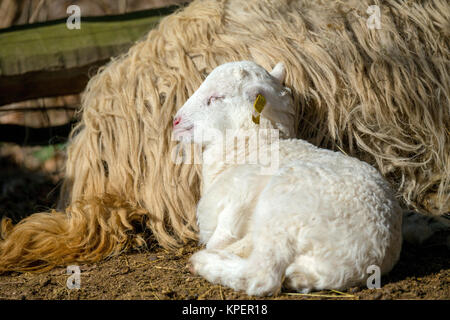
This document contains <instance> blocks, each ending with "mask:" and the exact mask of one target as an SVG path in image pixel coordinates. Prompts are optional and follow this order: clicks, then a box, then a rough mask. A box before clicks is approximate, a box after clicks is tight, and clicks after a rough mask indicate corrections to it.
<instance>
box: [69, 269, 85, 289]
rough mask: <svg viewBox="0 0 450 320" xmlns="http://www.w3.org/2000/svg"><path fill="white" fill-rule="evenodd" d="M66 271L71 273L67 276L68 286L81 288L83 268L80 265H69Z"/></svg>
mask: <svg viewBox="0 0 450 320" xmlns="http://www.w3.org/2000/svg"><path fill="white" fill-rule="evenodd" d="M66 273H67V274H68V275H70V277H69V278H67V281H66V286H67V288H68V289H70V290H72V289H80V288H81V270H80V267H79V266H76V265H72V266H68V267H67V271H66Z"/></svg>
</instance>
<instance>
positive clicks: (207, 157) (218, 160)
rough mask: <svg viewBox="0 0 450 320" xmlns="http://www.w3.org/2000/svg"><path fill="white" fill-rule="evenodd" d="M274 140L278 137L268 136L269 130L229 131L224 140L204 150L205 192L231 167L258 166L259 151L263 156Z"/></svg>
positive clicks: (213, 143) (211, 143)
mask: <svg viewBox="0 0 450 320" xmlns="http://www.w3.org/2000/svg"><path fill="white" fill-rule="evenodd" d="M273 139H276V141H278V136H276V137H273V133H272V136H270V133H269V135H268V130H258V129H250V130H234V131H231V130H229V131H227V133H226V135H225V136H224V137H223V139H215V140H214V141H212V142H210V143H209V144H208V145H207V146H206V147H205V148H204V150H203V162H202V163H203V168H202V175H203V188H204V189H203V190H206V189H207V188H208V187H209V186H210V185H211V184H212V183H214V181H215V180H216V179H217V178H218V177H219V176H220V174H221V173H222V172H224V171H225V170H226V169H228V168H231V167H237V166H241V165H244V164H254V165H257V164H258V161H259V158H258V150H259V154H262V152H263V151H264V150H266V149H267V148H268V147H270V144H271V143H272V141H273Z"/></svg>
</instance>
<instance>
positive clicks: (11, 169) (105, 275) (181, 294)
mask: <svg viewBox="0 0 450 320" xmlns="http://www.w3.org/2000/svg"><path fill="white" fill-rule="evenodd" d="M13 149H14V148H13ZM0 150H1V151H2V152H0V216H1V215H2V214H5V213H8V215H9V216H12V217H13V218H14V219H20V218H21V217H23V216H24V214H25V213H28V214H29V213H30V212H36V211H39V210H45V209H48V208H50V207H52V206H53V205H54V203H55V200H56V197H57V186H58V179H59V178H61V176H60V175H58V174H56V173H55V170H56V171H57V168H56V167H55V166H56V164H55V163H56V162H55V157H56V158H58V154H59V153H58V150H57V149H55V150H53V151H52V150H50V151H49V150H47V149H44V151H45V152H47V153H45V152H43V151H42V150H36V149H33V150H31V151H27V152H28V155H30V154H32V155H34V156H36V155H37V156H38V158H39V157H40V161H41V164H40V165H38V164H36V165H35V166H34V170H26V169H24V167H23V166H21V167H18V166H17V165H16V164H14V163H15V162H17V159H15V160H14V159H13V157H12V155H14V156H15V157H16V158H19V160H20V159H22V160H23V159H24V158H27V157H25V156H23V154H22V156H20V157H18V156H17V154H18V153H19V155H20V152H22V153H23V151H20V152H19V150H16V149H14V150H13V151H14V152H12V151H11V150H9V151H8V152H9V153H8V152H6V151H5V150H7V149H5V146H2V147H0ZM39 152H40V153H39ZM52 152H53V153H52ZM59 157H60V155H59ZM60 158H61V157H60ZM61 159H62V158H61ZM61 159H60V160H59V161H62V160H61ZM52 161H53V162H52ZM49 162H50V163H49ZM38 169H39V171H36V170H38ZM446 236H447V234H445V233H441V234H437V235H436V236H435V237H433V238H432V239H430V240H429V241H427V242H426V243H425V244H423V245H422V246H413V245H409V244H404V246H403V250H402V254H401V258H400V261H399V263H398V264H397V265H396V267H395V268H394V269H393V270H392V272H391V273H390V274H389V275H387V276H384V277H382V278H381V288H380V289H367V288H364V287H355V288H351V289H349V290H347V291H345V292H333V291H321V292H313V293H310V294H303V295H302V294H298V293H294V292H287V291H282V292H281V293H280V294H279V295H277V296H275V297H270V298H269V299H355V300H358V299H364V300H365V299H370V300H372V299H441V300H442V299H450V254H449V249H448V247H447V246H446V245H445V238H446ZM196 250H198V248H197V246H196V245H195V244H190V245H188V246H186V247H184V248H181V249H179V250H176V251H167V250H164V249H162V248H160V247H158V246H157V245H156V244H154V245H150V248H149V249H148V250H146V251H143V252H129V253H127V254H122V255H120V256H116V257H113V258H110V259H107V260H104V261H101V262H99V263H94V264H82V265H79V267H80V271H81V274H80V280H81V283H80V289H69V288H68V287H67V281H68V279H69V277H70V275H68V274H67V270H66V268H63V267H61V268H56V269H53V270H51V271H49V272H45V273H39V274H36V273H16V272H13V273H10V274H6V275H0V299H26V300H33V299H89V300H90V299H100V300H104V299H153V300H167V299H198V300H202V299H216V300H222V299H256V298H255V297H249V296H247V295H245V294H244V293H241V292H234V291H233V290H231V289H228V288H225V287H223V286H220V285H213V284H210V283H208V282H207V281H206V280H204V279H202V278H200V277H198V276H194V275H192V274H190V273H189V271H188V269H187V268H186V265H187V263H188V259H189V257H190V256H191V255H192V253H194V252H195V251H196ZM265 299H267V298H265Z"/></svg>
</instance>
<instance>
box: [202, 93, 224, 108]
mask: <svg viewBox="0 0 450 320" xmlns="http://www.w3.org/2000/svg"><path fill="white" fill-rule="evenodd" d="M223 98H224V97H223V96H216V95H213V96H210V97H209V98H208V102H207V103H206V104H207V105H208V106H209V105H210V104H211V102H214V101H217V100H220V99H223Z"/></svg>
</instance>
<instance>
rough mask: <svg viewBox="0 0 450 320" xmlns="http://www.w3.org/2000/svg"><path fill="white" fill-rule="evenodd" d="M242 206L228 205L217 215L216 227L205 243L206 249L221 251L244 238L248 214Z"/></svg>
mask: <svg viewBox="0 0 450 320" xmlns="http://www.w3.org/2000/svg"><path fill="white" fill-rule="evenodd" d="M246 210H248V209H247V208H245V207H244V206H240V205H238V204H229V205H228V206H227V207H225V208H224V209H223V210H222V212H221V213H220V214H219V216H218V219H217V227H216V229H215V230H214V232H213V234H212V236H211V238H209V240H208V242H207V243H206V248H207V249H223V248H225V247H226V246H228V245H230V244H231V243H233V242H235V241H237V240H239V239H240V238H242V237H243V236H244V233H245V229H246V225H247V219H248V213H247V212H246Z"/></svg>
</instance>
